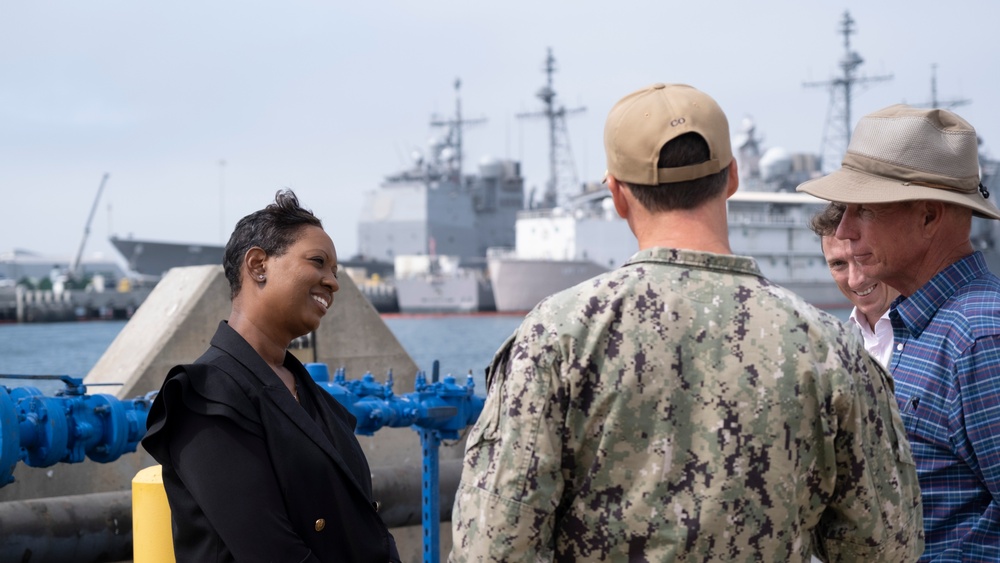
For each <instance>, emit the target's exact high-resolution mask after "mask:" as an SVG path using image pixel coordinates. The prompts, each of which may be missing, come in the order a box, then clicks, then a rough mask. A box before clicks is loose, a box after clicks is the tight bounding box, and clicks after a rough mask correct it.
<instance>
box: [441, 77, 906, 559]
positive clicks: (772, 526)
mask: <svg viewBox="0 0 1000 563" xmlns="http://www.w3.org/2000/svg"><path fill="white" fill-rule="evenodd" d="M604 144H605V150H606V153H607V164H608V173H607V184H608V190H609V192H610V193H609V197H610V198H611V200H612V201H613V203H614V207H615V209H616V210H617V212H618V214H619V215H621V216H622V217H623V218H624V219H625V220H626V223H627V224H628V226H629V228H630V229H631V230H632V233H633V234H634V235H635V237H636V240H637V242H638V246H639V251H638V252H636V253H635V254H634V255H633V256H632V257H631V258H630V259H629V260H628V262H626V263H625V264H624V265H623V266H621V267H620V268H618V269H616V270H614V271H611V272H607V273H605V274H601V275H599V276H597V277H594V278H592V279H590V280H588V281H586V282H583V283H581V284H579V285H577V286H576V287H572V288H569V289H567V290H565V291H562V292H559V293H557V294H555V295H552V296H549V297H548V298H546V299H545V300H543V301H542V302H541V303H539V304H538V305H537V306H536V307H535V309H534V310H532V311H531V312H530V313H529V314H528V315H527V316H526V317H525V320H524V322H523V323H522V324H521V326H520V328H518V330H517V331H516V332H515V334H514V335H513V336H512V337H511V338H510V339H509V340H508V341H507V342H506V343H504V345H503V346H502V347H501V349H500V351H499V352H497V355H496V356H495V358H494V360H493V363H492V364H491V366H490V368H489V371H488V372H487V382H488V384H487V385H488V388H489V390H488V394H487V399H486V405H485V407H484V410H483V414H482V415H481V416H480V418H479V420H478V421H477V422H476V425H475V427H474V428H473V429H472V430H471V431H470V432H469V436H468V443H467V446H466V452H465V464H464V469H463V473H462V482H461V485H460V486H459V490H458V493H457V494H456V497H455V508H454V510H453V511H452V546H453V547H452V553H451V560H452V561H455V562H459V561H553V560H555V561H580V562H588V561H739V562H756V561H806V560H808V559H809V557H810V555H811V554H813V553H819V554H824V557H823V558H824V559H825V560H827V561H912V560H914V559H915V558H916V557H917V556H918V555H919V554H920V552H921V551H922V550H923V541H922V524H921V514H922V512H921V509H920V493H919V488H918V484H917V478H916V471H915V470H914V467H913V465H912V461H911V457H910V453H909V452H910V450H909V444H908V443H907V441H906V437H905V435H904V431H903V428H902V423H901V422H899V414H898V412H897V409H896V405H895V402H894V401H893V400H892V387H891V384H890V381H889V377H888V374H887V373H886V372H885V370H884V369H883V368H882V367H881V366H880V365H879V364H878V362H877V361H876V360H874V359H873V358H872V357H871V356H869V355H868V354H867V353H865V351H864V349H863V347H862V343H861V339H860V337H858V336H856V335H855V334H854V333H853V332H851V331H849V330H848V329H846V328H845V327H844V326H843V325H841V324H840V322H838V321H837V319H836V318H835V317H833V316H831V315H828V314H826V313H823V312H821V311H819V310H817V309H815V308H813V307H811V306H810V305H808V304H806V303H805V302H804V301H803V300H802V299H801V298H799V297H798V296H796V295H795V294H793V293H791V292H790V291H788V290H786V289H784V288H781V287H778V286H776V285H774V284H772V283H771V282H769V281H768V280H767V279H765V278H764V277H763V276H762V275H761V273H760V270H759V269H758V267H757V264H756V262H754V260H753V259H752V258H748V257H744V256H733V255H732V252H731V251H730V248H729V231H728V225H727V222H726V201H727V199H728V198H729V197H730V196H731V195H732V194H733V193H735V192H736V189H737V186H738V182H739V180H738V175H737V171H736V162H735V161H734V160H733V154H732V148H731V145H730V136H729V123H728V120H727V119H726V115H725V114H724V113H723V112H722V109H721V108H720V107H719V105H718V104H717V103H716V102H715V100H713V99H712V98H711V97H709V96H708V95H707V94H705V93H703V92H700V91H698V90H697V89H695V88H692V87H690V86H685V85H681V84H654V85H652V86H649V87H646V88H643V89H641V90H638V91H636V92H633V93H632V94H629V95H628V96H625V97H624V98H622V99H621V100H620V101H619V102H618V103H617V104H616V105H615V106H614V107H613V108H612V109H611V111H610V113H609V115H608V118H607V121H606V122H605V129H604ZM908 461H909V462H908Z"/></svg>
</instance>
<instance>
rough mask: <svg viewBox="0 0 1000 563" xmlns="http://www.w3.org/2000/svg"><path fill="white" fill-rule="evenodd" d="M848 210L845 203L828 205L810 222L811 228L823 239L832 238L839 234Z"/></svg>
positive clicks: (833, 202)
mask: <svg viewBox="0 0 1000 563" xmlns="http://www.w3.org/2000/svg"><path fill="white" fill-rule="evenodd" d="M846 209H847V206H846V205H844V204H843V203H837V202H835V201H832V202H830V203H828V204H827V206H826V207H824V208H823V210H822V211H820V212H819V213H817V214H815V215H813V218H812V219H810V220H809V228H810V229H812V230H813V232H814V233H816V234H817V235H819V236H821V237H832V236H833V235H834V234H835V233H836V232H837V227H838V226H840V220H841V219H842V218H843V217H844V211H845V210H846Z"/></svg>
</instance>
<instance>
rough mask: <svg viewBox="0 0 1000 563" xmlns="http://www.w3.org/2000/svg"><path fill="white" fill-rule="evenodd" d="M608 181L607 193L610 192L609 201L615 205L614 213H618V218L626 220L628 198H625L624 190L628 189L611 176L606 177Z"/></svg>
mask: <svg viewBox="0 0 1000 563" xmlns="http://www.w3.org/2000/svg"><path fill="white" fill-rule="evenodd" d="M607 181H608V191H609V192H611V201H612V202H614V204H615V211H616V212H618V216H619V217H621V218H622V219H626V218H628V208H629V202H628V198H626V197H625V190H627V189H628V187H627V186H626V185H625V184H623V183H621V182H619V181H618V179H617V178H615V177H614V176H612V175H611V174H608V175H607Z"/></svg>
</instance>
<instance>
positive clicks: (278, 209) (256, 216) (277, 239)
mask: <svg viewBox="0 0 1000 563" xmlns="http://www.w3.org/2000/svg"><path fill="white" fill-rule="evenodd" d="M310 225H311V226H314V227H319V228H323V223H322V222H321V221H320V220H319V219H318V218H317V217H316V216H315V215H313V213H312V211H310V210H308V209H305V208H303V207H302V206H301V205H299V198H297V197H295V193H294V192H293V191H292V190H289V189H284V190H278V192H277V193H276V194H274V203H271V204H269V205H268V206H267V207H265V208H264V209H261V210H259V211H254V212H253V213H251V214H249V215H247V216H246V217H244V218H242V219H240V220H239V221H238V222H237V223H236V228H235V229H233V234H232V235H231V236H230V237H229V243H227V244H226V252H225V254H224V255H223V257H222V267H223V269H224V270H225V272H226V279H227V280H229V298H230V299H232V298H234V297H236V296H237V295H238V294H239V293H240V288H241V287H242V284H241V281H242V280H241V279H240V271H241V268H242V265H243V257H244V256H246V253H247V251H248V250H250V249H251V248H253V247H255V246H257V247H260V248H261V249H262V250H263V251H264V252H265V253H266V254H267V255H268V256H281V255H282V254H284V253H285V251H286V250H288V247H289V246H291V245H292V243H294V242H295V241H296V239H297V238H298V235H299V231H300V230H302V228H303V227H306V226H310Z"/></svg>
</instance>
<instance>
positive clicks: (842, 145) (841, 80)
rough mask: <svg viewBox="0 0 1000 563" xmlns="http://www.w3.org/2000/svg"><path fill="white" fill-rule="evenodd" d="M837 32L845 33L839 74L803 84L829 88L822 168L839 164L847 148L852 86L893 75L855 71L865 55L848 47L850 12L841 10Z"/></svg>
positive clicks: (849, 130)
mask: <svg viewBox="0 0 1000 563" xmlns="http://www.w3.org/2000/svg"><path fill="white" fill-rule="evenodd" d="M839 32H840V33H841V34H842V35H843V36H844V58H843V59H841V60H840V69H841V71H842V74H841V75H840V76H836V77H834V78H831V79H830V80H825V81H821V82H804V83H803V86H805V87H807V88H809V87H819V86H821V87H825V88H828V89H829V91H830V106H829V110H828V113H827V118H826V124H825V126H824V131H823V141H822V149H821V150H820V154H821V155H822V156H821V160H822V167H823V170H824V171H830V170H833V169H835V168H837V167H838V166H839V165H840V161H841V158H842V157H843V155H844V153H845V152H847V145H848V144H849V143H850V141H851V129H852V124H853V121H852V119H851V104H852V102H853V95H854V88H855V87H860V86H864V85H867V84H869V83H873V82H882V81H885V80H891V79H892V75H891V74H888V75H882V76H858V75H857V70H858V67H859V66H861V63H863V62H864V59H862V58H861V55H859V54H858V53H857V52H856V51H852V50H851V35H853V34H854V33H856V32H855V31H854V19H853V18H851V14H850V12H846V11H845V12H844V19H843V20H841V22H840V30H839ZM837 118H839V120H838V119H837Z"/></svg>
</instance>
